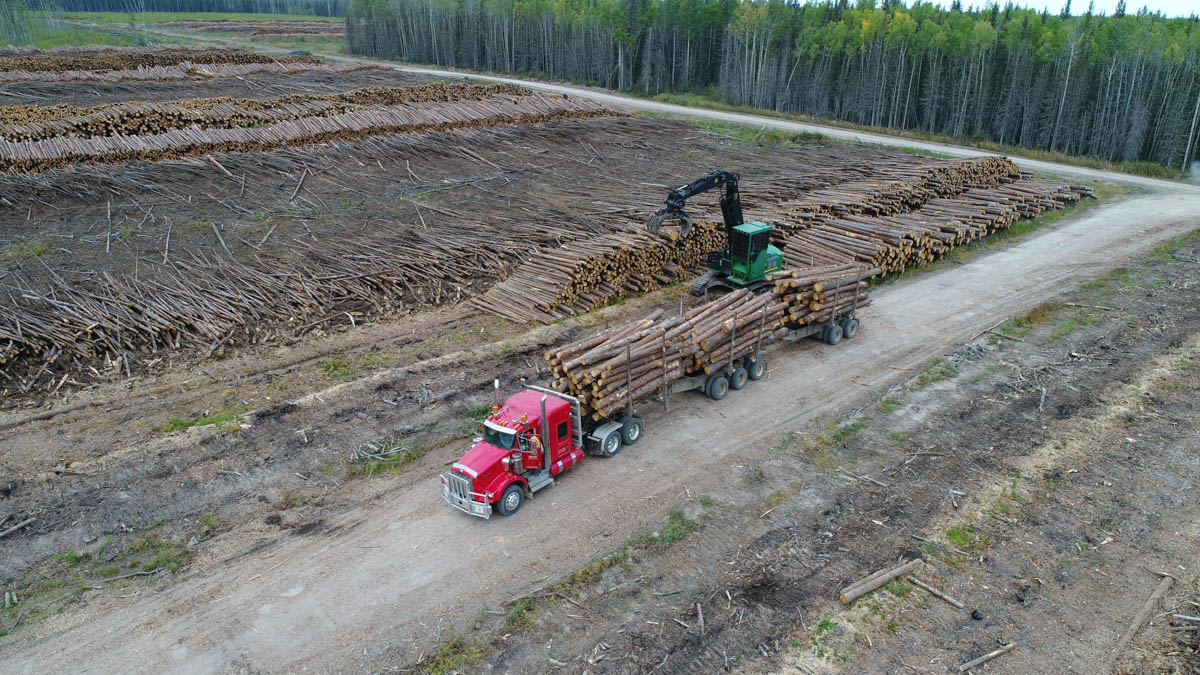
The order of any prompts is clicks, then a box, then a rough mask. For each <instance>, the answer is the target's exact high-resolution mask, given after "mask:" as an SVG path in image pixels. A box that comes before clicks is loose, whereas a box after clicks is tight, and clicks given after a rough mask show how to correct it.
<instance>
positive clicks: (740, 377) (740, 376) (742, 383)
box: [729, 366, 750, 390]
mask: <svg viewBox="0 0 1200 675" xmlns="http://www.w3.org/2000/svg"><path fill="white" fill-rule="evenodd" d="M749 378H750V374H749V373H747V372H746V369H745V368H743V367H741V366H738V367H737V369H736V370H734V371H733V373H732V374H730V376H729V388H730V389H735V390H740V389H745V388H746V380H748V379H749Z"/></svg>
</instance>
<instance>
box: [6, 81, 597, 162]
mask: <svg viewBox="0 0 1200 675" xmlns="http://www.w3.org/2000/svg"><path fill="white" fill-rule="evenodd" d="M605 116H619V113H615V112H613V111H611V110H609V109H607V108H604V107H603V106H601V105H600V104H598V103H594V102H591V101H587V100H574V99H568V98H563V97H546V96H526V97H522V98H518V99H512V98H508V97H498V98H489V99H486V100H482V101H458V102H454V103H413V104H408V105H396V106H376V105H369V106H361V107H359V108H357V109H355V110H351V111H348V112H345V113H342V114H337V115H330V116H328V117H313V116H309V117H301V118H298V119H285V120H283V121H280V122H277V123H275V124H271V125H269V126H265V127H239V128H234V129H200V128H196V127H189V128H182V129H172V130H170V131H166V132H164V133H160V134H144V135H127V134H122V133H114V134H113V135H111V136H96V137H92V138H78V137H73V136H55V137H50V138H44V139H41V140H33V141H15V142H13V141H8V140H4V139H0V173H39V172H43V171H50V170H53V169H59V168H63V167H67V166H71V165H73V164H79V163H97V162H102V163H118V162H127V161H136V160H141V161H162V160H167V159H176V158H179V157H185V156H195V155H206V154H212V153H220V152H263V151H270V150H277V149H280V148H285V147H291V146H296V145H310V144H314V143H324V142H328V141H332V140H347V139H352V138H361V137H364V136H378V135H386V134H397V133H420V132H427V131H446V130H451V129H461V128H480V127H495V126H503V125H513V124H538V123H542V122H548V121H554V120H561V119H585V118H593V117H605Z"/></svg>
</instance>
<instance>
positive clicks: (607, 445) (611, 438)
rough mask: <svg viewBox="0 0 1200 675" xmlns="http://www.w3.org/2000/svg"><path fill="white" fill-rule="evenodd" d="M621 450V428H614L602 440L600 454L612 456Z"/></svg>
mask: <svg viewBox="0 0 1200 675" xmlns="http://www.w3.org/2000/svg"><path fill="white" fill-rule="evenodd" d="M620 451H621V430H620V429H613V430H612V431H610V432H608V435H607V436H605V437H604V440H602V441H600V454H602V455H604V456H605V457H612V456H613V455H615V454H617V453H618V452H620Z"/></svg>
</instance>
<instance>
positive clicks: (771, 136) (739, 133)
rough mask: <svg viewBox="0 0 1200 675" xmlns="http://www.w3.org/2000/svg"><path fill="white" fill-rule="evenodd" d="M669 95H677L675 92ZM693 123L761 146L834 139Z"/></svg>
mask: <svg viewBox="0 0 1200 675" xmlns="http://www.w3.org/2000/svg"><path fill="white" fill-rule="evenodd" d="M671 96H677V94H676V95H671ZM668 102H669V101H668ZM693 124H695V125H696V126H697V127H699V128H701V129H703V130H705V131H708V132H710V133H714V134H717V135H718V136H724V137H726V138H729V139H731V140H734V141H738V142H740V143H756V144H758V145H762V146H796V145H804V144H805V143H808V142H810V141H817V140H821V141H835V140H836V139H831V138H829V137H828V136H824V135H822V134H819V133H816V132H812V131H784V130H782V129H774V128H770V129H768V128H767V127H758V128H756V127H753V126H747V125H744V124H734V123H730V122H713V121H709V120H696V121H694V122H693Z"/></svg>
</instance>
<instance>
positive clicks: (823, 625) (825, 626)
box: [817, 614, 834, 635]
mask: <svg viewBox="0 0 1200 675" xmlns="http://www.w3.org/2000/svg"><path fill="white" fill-rule="evenodd" d="M833 625H834V624H833V619H831V618H830V617H829V615H828V614H826V615H825V616H823V617H821V620H820V621H819V622H817V635H820V634H821V633H824V632H826V631H828V630H829V629H830V628H833Z"/></svg>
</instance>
